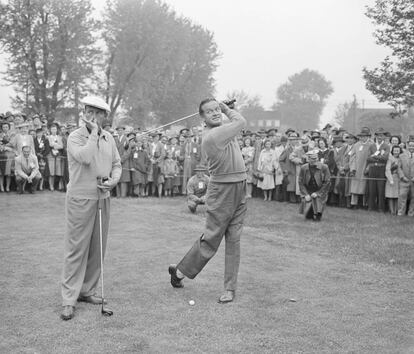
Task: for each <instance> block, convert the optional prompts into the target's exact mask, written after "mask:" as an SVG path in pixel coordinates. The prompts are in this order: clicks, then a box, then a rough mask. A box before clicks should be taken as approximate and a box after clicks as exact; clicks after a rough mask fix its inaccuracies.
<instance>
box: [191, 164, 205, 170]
mask: <svg viewBox="0 0 414 354" xmlns="http://www.w3.org/2000/svg"><path fill="white" fill-rule="evenodd" d="M194 171H207V167H206V166H204V165H201V164H200V165H197V166H196V167H195V168H194Z"/></svg>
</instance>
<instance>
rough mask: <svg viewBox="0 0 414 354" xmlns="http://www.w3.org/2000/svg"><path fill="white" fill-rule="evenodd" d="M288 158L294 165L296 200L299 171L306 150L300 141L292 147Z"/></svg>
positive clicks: (299, 193) (298, 191) (298, 189)
mask: <svg viewBox="0 0 414 354" xmlns="http://www.w3.org/2000/svg"><path fill="white" fill-rule="evenodd" d="M289 160H290V161H291V162H292V163H293V164H294V165H295V169H296V171H295V186H296V187H295V193H296V200H298V199H300V195H301V192H300V188H299V172H300V168H301V166H302V165H303V164H304V163H305V162H306V160H307V159H306V151H305V148H304V147H303V145H302V144H301V142H300V143H299V144H298V145H296V146H295V147H294V148H293V151H292V152H291V153H290V155H289Z"/></svg>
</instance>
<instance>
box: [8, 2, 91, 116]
mask: <svg viewBox="0 0 414 354" xmlns="http://www.w3.org/2000/svg"><path fill="white" fill-rule="evenodd" d="M91 15H92V7H91V3H90V1H88V0H87V1H85V0H71V1H65V0H33V1H31V0H9V2H8V3H7V4H0V46H1V49H2V51H3V52H5V53H6V54H8V62H7V72H6V76H5V79H6V80H7V81H8V82H9V83H10V84H11V85H13V86H14V89H15V92H16V96H15V97H14V99H13V105H14V107H16V108H20V109H24V108H25V111H26V112H41V113H45V114H46V115H51V116H53V115H54V114H55V113H56V112H57V111H58V110H59V109H61V108H63V107H64V106H65V105H67V104H71V103H72V102H69V100H70V99H72V98H74V97H78V96H79V90H80V89H81V88H82V85H84V84H85V79H86V78H91V76H92V73H93V60H94V57H95V55H96V49H95V47H94V43H95V38H94V35H93V33H94V31H95V30H96V28H97V25H98V24H97V22H96V21H95V20H94V19H93V18H92V16H91Z"/></svg>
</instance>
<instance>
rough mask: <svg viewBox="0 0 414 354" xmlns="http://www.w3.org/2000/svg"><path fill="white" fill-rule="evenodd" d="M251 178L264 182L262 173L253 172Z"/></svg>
mask: <svg viewBox="0 0 414 354" xmlns="http://www.w3.org/2000/svg"><path fill="white" fill-rule="evenodd" d="M253 177H254V178H257V179H258V180H259V181H263V180H264V175H263V173H262V172H259V171H255V172H253Z"/></svg>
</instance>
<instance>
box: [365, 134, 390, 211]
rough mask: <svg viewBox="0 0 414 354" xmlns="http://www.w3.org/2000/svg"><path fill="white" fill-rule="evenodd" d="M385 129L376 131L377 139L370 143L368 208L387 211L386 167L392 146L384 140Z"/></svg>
mask: <svg viewBox="0 0 414 354" xmlns="http://www.w3.org/2000/svg"><path fill="white" fill-rule="evenodd" d="M385 133H386V132H385V130H384V129H383V128H379V129H378V130H377V131H376V132H375V141H374V142H373V143H372V144H371V145H370V147H369V151H368V158H367V167H366V168H367V172H368V173H367V175H368V178H369V179H368V210H379V211H382V212H384V211H385V180H386V179H385V167H386V165H387V160H388V155H389V153H390V146H389V145H388V144H387V143H386V142H385V141H384V139H385Z"/></svg>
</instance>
